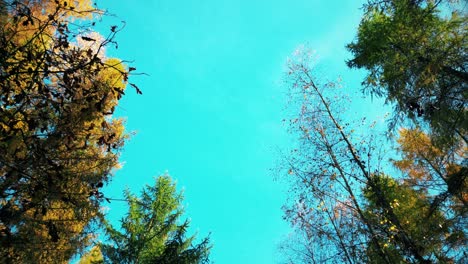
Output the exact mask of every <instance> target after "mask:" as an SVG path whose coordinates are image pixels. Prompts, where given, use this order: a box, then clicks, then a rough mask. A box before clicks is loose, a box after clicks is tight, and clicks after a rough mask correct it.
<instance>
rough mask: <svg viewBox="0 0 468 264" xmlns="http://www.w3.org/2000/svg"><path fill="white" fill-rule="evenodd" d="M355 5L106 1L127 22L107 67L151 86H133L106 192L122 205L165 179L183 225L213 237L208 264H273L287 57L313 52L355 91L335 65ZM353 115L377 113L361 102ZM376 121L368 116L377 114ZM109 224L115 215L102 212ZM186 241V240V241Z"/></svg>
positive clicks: (279, 229)
mask: <svg viewBox="0 0 468 264" xmlns="http://www.w3.org/2000/svg"><path fill="white" fill-rule="evenodd" d="M362 2H363V1H356V0H278V1H273V0H268V1H266V0H265V1H264V0H250V1H247V0H217V1H214V0H202V1H192V0H182V1H174V0H146V1H130V0H112V1H101V2H100V7H103V8H106V9H108V10H109V11H110V12H111V13H114V14H116V15H118V17H119V18H106V20H107V21H110V22H109V23H114V22H118V21H120V20H125V21H126V27H125V29H124V30H123V31H122V32H121V33H120V34H119V35H118V37H117V41H118V43H119V48H118V49H117V50H111V49H109V50H108V54H109V55H110V56H115V57H119V58H123V59H127V60H133V61H134V63H133V66H135V67H137V69H138V70H139V71H140V72H145V73H147V74H149V76H137V77H135V78H133V79H132V81H133V82H135V83H137V84H138V86H139V87H140V88H141V90H142V91H143V95H137V94H136V93H135V92H134V91H133V90H131V88H128V90H127V92H126V94H127V95H126V96H125V97H124V99H123V100H122V102H121V104H120V106H119V108H118V114H119V115H120V116H125V117H126V118H127V130H128V131H135V132H136V135H134V136H132V138H131V140H130V141H129V142H128V143H127V145H126V147H125V149H124V151H123V153H122V155H121V162H122V163H123V164H124V166H123V168H122V169H121V170H120V171H118V172H117V173H116V175H115V177H114V179H113V181H112V183H111V184H110V185H109V186H108V188H107V189H106V195H107V196H110V197H113V198H118V197H122V190H123V189H124V188H125V187H128V188H130V189H131V190H132V191H133V192H138V191H139V190H140V189H141V187H142V186H143V185H144V184H152V183H153V177H154V176H157V175H160V174H163V173H165V172H166V171H168V172H169V174H170V175H171V176H172V177H173V178H174V179H176V180H177V183H178V186H179V187H180V188H181V189H184V192H185V207H186V216H187V217H190V218H191V219H192V222H191V225H192V230H193V231H198V232H199V236H206V235H208V233H209V232H211V239H212V242H213V244H214V247H213V250H212V254H211V257H212V260H213V261H215V263H221V264H224V263H236V264H237V263H260V264H261V263H276V262H277V260H278V259H279V258H278V253H277V249H278V248H277V247H278V243H279V242H280V241H281V240H282V239H284V237H285V236H286V235H287V234H288V232H290V231H291V230H290V227H289V225H288V224H287V223H286V222H284V221H283V220H282V212H281V206H282V204H283V203H284V201H285V200H286V194H287V193H286V192H285V188H284V187H282V186H281V182H278V181H274V179H273V173H272V171H271V169H272V168H274V167H275V164H276V162H277V161H278V160H279V159H280V154H279V152H278V149H280V150H281V149H283V150H285V149H286V148H287V145H288V143H289V142H291V139H290V136H288V135H287V133H286V127H285V126H284V125H283V124H282V122H281V120H282V119H283V118H285V112H284V107H285V106H286V102H287V99H286V96H285V95H286V90H285V89H284V87H282V86H281V85H280V83H281V79H282V73H283V70H284V64H285V61H286V58H287V57H288V56H289V55H290V54H291V52H292V51H293V50H294V49H295V48H296V47H297V46H298V45H300V44H304V43H306V44H307V45H308V46H309V47H311V48H312V49H315V50H317V54H318V55H319V56H320V58H321V59H320V61H321V63H322V65H324V70H323V72H324V74H326V75H329V76H331V77H336V76H338V75H341V76H343V79H344V81H345V83H347V84H348V87H349V89H354V90H359V89H360V88H359V82H360V80H361V78H362V76H363V75H362V73H359V72H356V71H351V70H349V69H347V68H346V66H345V64H344V60H345V58H347V57H349V55H348V54H347V53H346V50H345V48H344V46H345V44H346V43H348V42H350V41H351V40H352V39H353V37H354V35H355V32H356V28H357V26H358V23H359V20H360V17H361V14H362V12H361V10H360V9H359V8H360V7H361V5H362ZM365 102H366V103H362V102H356V106H355V107H354V108H353V110H355V111H361V112H366V111H367V112H370V111H374V110H375V109H377V108H376V106H375V105H373V104H371V103H370V102H369V100H367V101H365ZM374 112H375V111H374ZM109 207H110V211H109V216H110V217H111V219H114V221H117V219H119V218H120V217H122V216H123V214H124V213H125V208H124V205H123V204H119V203H118V202H113V203H112V204H110V205H109ZM193 231H192V232H193Z"/></svg>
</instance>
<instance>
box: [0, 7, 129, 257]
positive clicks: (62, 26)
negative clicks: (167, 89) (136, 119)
mask: <svg viewBox="0 0 468 264" xmlns="http://www.w3.org/2000/svg"><path fill="white" fill-rule="evenodd" d="M0 11H1V13H0V16H1V19H0V23H1V26H0V89H1V92H0V244H1V249H0V258H2V259H4V260H6V261H7V262H10V263H20V262H21V263H31V262H34V263H51V262H54V263H62V262H67V261H68V259H69V258H70V257H71V256H72V255H74V254H76V253H77V252H78V251H79V250H80V249H83V248H84V247H86V246H87V245H88V243H89V241H90V240H91V239H92V238H93V234H92V229H91V227H92V222H93V221H92V220H93V219H96V218H97V216H98V215H100V213H101V212H100V210H99V204H100V202H101V200H102V198H103V197H102V193H101V192H100V188H101V187H103V185H104V184H105V183H107V182H108V180H109V178H110V176H111V174H112V172H113V170H114V169H116V168H118V166H119V165H118V156H119V150H120V149H121V147H122V146H123V144H124V141H125V138H126V135H125V133H124V126H123V124H124V121H123V120H122V119H118V118H114V117H113V112H114V108H115V106H116V105H117V103H118V101H119V99H120V98H121V96H122V94H123V93H124V89H125V87H126V85H127V80H128V76H129V74H130V71H132V70H133V68H131V67H130V68H128V67H127V66H125V65H124V64H123V62H122V61H121V60H119V59H113V58H107V57H106V56H105V54H104V48H105V47H106V46H108V45H109V44H114V43H115V41H114V36H115V34H116V33H117V31H118V30H119V29H118V28H117V27H115V26H113V27H111V28H110V29H109V33H108V35H107V36H106V37H102V36H101V35H100V34H98V33H96V32H93V31H92V28H93V26H94V25H95V21H94V18H96V17H98V16H102V15H103V14H104V12H103V11H101V10H99V9H97V8H96V7H95V6H94V5H92V2H91V1H88V0H80V1H78V0H76V1H58V0H57V1H36V0H34V1H33V0H22V1H9V0H2V1H0Z"/></svg>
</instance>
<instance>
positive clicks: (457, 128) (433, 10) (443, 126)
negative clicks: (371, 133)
mask: <svg viewBox="0 0 468 264" xmlns="http://www.w3.org/2000/svg"><path fill="white" fill-rule="evenodd" d="M456 2H458V1H448V0H439V1H431V0H385V1H369V3H368V4H367V5H366V6H365V14H364V17H363V19H362V21H361V24H360V25H359V29H358V33H357V38H356V40H355V41H354V42H352V43H351V44H349V45H348V49H349V51H351V53H352V54H353V58H352V59H351V60H349V61H348V65H349V66H350V67H352V68H363V69H366V70H368V75H367V77H366V79H365V80H364V81H363V84H364V87H365V88H366V90H367V91H369V92H370V93H371V94H373V95H377V96H384V97H385V98H386V99H387V100H388V101H389V102H391V103H395V115H394V124H393V126H395V127H396V123H401V121H403V120H404V117H409V118H410V119H411V120H413V121H414V122H416V123H421V122H422V123H425V124H428V125H429V126H430V128H431V131H432V133H431V135H432V136H433V138H435V139H437V140H438V141H439V143H442V144H446V145H450V144H456V142H457V141H458V139H460V138H461V139H462V140H463V141H464V143H465V144H466V143H468V141H467V140H468V139H467V137H466V133H467V130H466V128H467V127H468V123H467V120H468V115H467V110H466V109H467V104H468V103H467V99H468V94H467V92H466V91H467V88H468V87H467V81H468V72H467V68H466V67H467V65H466V62H467V60H468V58H467V47H468V43H467V41H468V38H467V29H468V24H467V23H468V17H467V15H466V10H465V8H466V6H465V5H464V4H463V3H458V4H457V3H456ZM461 2H463V1H461Z"/></svg>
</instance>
